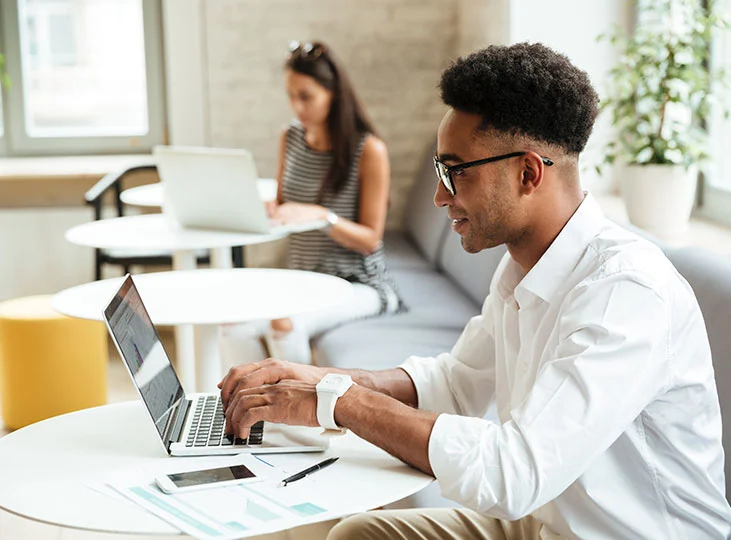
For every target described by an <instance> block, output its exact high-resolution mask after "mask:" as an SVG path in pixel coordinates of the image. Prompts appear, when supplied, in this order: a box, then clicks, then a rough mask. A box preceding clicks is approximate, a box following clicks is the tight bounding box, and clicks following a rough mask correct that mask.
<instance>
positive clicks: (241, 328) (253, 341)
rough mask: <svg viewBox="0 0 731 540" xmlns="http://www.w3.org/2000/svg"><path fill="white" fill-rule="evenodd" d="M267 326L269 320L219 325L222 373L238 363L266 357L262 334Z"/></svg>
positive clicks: (258, 360)
mask: <svg viewBox="0 0 731 540" xmlns="http://www.w3.org/2000/svg"><path fill="white" fill-rule="evenodd" d="M268 327H269V321H266V320H261V321H253V322H248V323H242V324H225V325H222V326H221V333H220V343H221V364H222V368H223V373H226V372H228V370H229V368H231V367H233V366H238V365H239V364H251V363H253V362H260V361H262V360H264V359H265V358H266V357H267V354H266V350H265V349H264V345H263V343H262V340H261V338H262V336H263V335H264V333H265V332H266V331H267V329H268Z"/></svg>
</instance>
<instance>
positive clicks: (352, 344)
mask: <svg viewBox="0 0 731 540" xmlns="http://www.w3.org/2000/svg"><path fill="white" fill-rule="evenodd" d="M390 319H391V317H383V318H379V319H369V320H365V321H359V322H353V323H349V324H346V325H344V326H341V327H339V328H336V329H334V330H332V331H330V332H327V333H326V334H324V335H323V336H321V337H320V338H318V339H316V340H315V341H314V343H313V345H314V359H315V363H316V364H317V365H318V366H327V367H339V368H358V369H389V368H394V367H396V366H398V365H399V364H401V363H403V361H404V360H406V359H407V358H408V357H409V356H412V355H417V356H436V355H438V354H440V353H443V352H446V351H449V350H451V349H452V346H453V345H454V344H455V343H456V342H457V338H458V337H459V335H460V333H461V332H462V328H435V327H431V328H429V327H421V326H395V325H393V324H391V321H390Z"/></svg>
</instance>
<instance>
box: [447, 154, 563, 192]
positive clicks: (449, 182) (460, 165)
mask: <svg viewBox="0 0 731 540" xmlns="http://www.w3.org/2000/svg"><path fill="white" fill-rule="evenodd" d="M525 154H526V152H510V153H509V154H502V155H500V156H494V157H489V158H483V159H476V160H474V161H467V162H465V163H458V164H457V165H451V166H450V165H446V164H444V163H442V162H441V161H439V157H437V156H436V155H435V156H434V170H435V171H436V173H437V178H438V179H439V180H440V181H441V182H442V184H444V187H445V188H446V190H447V192H448V193H449V194H450V195H452V196H454V195H456V194H457V189H456V188H455V186H454V180H453V179H452V173H453V172H457V171H462V170H464V169H469V168H471V167H477V166H478V165H485V164H487V163H493V162H495V161H502V160H504V159H510V158H514V157H519V156H523V155H525ZM539 157H540V158H541V161H543V163H544V165H546V166H547V167H550V166H551V165H553V160H552V159H551V158H548V157H544V156H539Z"/></svg>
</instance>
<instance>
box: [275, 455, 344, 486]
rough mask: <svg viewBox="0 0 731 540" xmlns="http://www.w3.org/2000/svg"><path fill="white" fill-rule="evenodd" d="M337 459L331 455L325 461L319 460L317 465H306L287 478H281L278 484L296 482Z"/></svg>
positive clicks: (283, 484)
mask: <svg viewBox="0 0 731 540" xmlns="http://www.w3.org/2000/svg"><path fill="white" fill-rule="evenodd" d="M337 460H338V458H336V457H331V458H328V459H326V460H325V461H321V462H320V463H318V464H317V465H313V466H312V467H308V468H307V469H305V470H304V471H300V472H298V473H296V474H293V475H292V476H290V477H288V478H285V479H284V480H282V483H281V484H279V485H280V486H286V485H287V484H289V483H290V482H296V481H297V480H302V479H303V478H304V477H305V476H307V475H308V474H312V473H313V472H315V471H319V470H320V469H324V468H325V467H327V466H328V465H332V464H333V463H335V462H336V461H337Z"/></svg>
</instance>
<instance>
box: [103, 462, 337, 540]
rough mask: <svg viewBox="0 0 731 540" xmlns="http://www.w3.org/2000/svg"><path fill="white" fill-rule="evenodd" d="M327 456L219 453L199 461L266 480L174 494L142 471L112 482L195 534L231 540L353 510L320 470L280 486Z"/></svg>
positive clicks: (161, 515) (119, 477) (201, 463)
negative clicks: (238, 468) (225, 455)
mask: <svg viewBox="0 0 731 540" xmlns="http://www.w3.org/2000/svg"><path fill="white" fill-rule="evenodd" d="M322 458H323V455H322V454H320V453H317V454H299V455H294V454H292V455H287V456H284V455H277V456H276V457H275V456H270V455H267V456H266V457H265V458H264V457H262V458H257V457H255V456H253V455H251V454H242V455H239V456H228V459H225V460H222V458H220V457H218V458H215V461H212V460H208V461H207V462H206V463H205V464H204V463H203V461H198V462H196V463H199V464H200V466H201V468H202V467H209V466H212V465H215V466H219V467H220V466H224V465H234V464H244V465H246V466H247V467H249V468H250V469H251V470H253V471H254V472H255V473H256V474H257V475H258V476H264V477H265V480H264V481H262V482H255V483H247V484H239V485H233V486H223V487H218V488H211V489H202V490H197V491H190V492H187V493H177V494H174V495H171V494H167V493H164V492H162V491H160V489H159V488H158V487H157V486H156V485H154V483H153V482H152V479H151V477H150V475H149V473H148V474H147V476H146V479H143V478H142V476H141V475H136V476H135V475H132V476H129V475H122V474H119V473H117V474H116V475H115V477H114V478H112V479H111V480H110V481H109V482H108V484H109V485H110V487H112V488H114V489H115V490H116V491H117V492H119V493H120V494H121V495H123V496H125V497H126V498H128V499H129V500H131V501H133V502H135V503H137V504H138V505H140V506H142V507H144V508H145V509H147V510H149V511H150V512H152V513H153V514H155V515H156V516H158V517H160V518H162V519H163V520H165V521H167V522H168V523H170V524H171V525H173V526H174V527H177V528H179V529H180V530H181V531H183V532H185V533H187V534H189V535H191V536H194V537H196V538H200V539H213V538H216V539H220V540H227V539H234V538H241V537H242V536H248V535H254V534H263V533H269V532H275V531H279V530H284V529H288V528H292V527H295V526H299V525H303V524H305V523H312V522H316V521H324V520H327V519H334V518H336V517H340V516H342V515H344V514H345V513H348V512H347V511H346V507H345V505H343V504H342V502H341V503H338V502H337V501H336V500H335V499H334V498H332V497H328V493H330V491H331V490H328V489H323V488H324V487H325V486H324V485H322V482H318V481H317V479H316V477H317V475H316V474H315V475H312V477H306V478H304V479H303V480H299V481H297V482H294V483H292V484H289V485H288V486H286V487H281V486H280V485H279V483H280V481H281V480H282V479H283V478H285V477H286V476H289V475H290V474H292V473H294V472H297V471H298V470H302V469H304V468H306V467H308V466H310V465H313V464H315V463H317V462H319V461H322ZM264 460H266V461H264ZM328 469H335V471H332V470H331V471H330V474H332V473H333V472H334V473H335V474H337V469H336V466H332V467H328ZM181 470H182V468H181ZM318 474H321V475H324V474H325V473H324V471H323V472H322V473H318ZM152 476H154V475H152ZM123 478H125V480H123ZM321 480H324V478H323V479H321Z"/></svg>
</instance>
